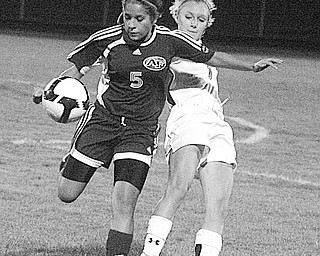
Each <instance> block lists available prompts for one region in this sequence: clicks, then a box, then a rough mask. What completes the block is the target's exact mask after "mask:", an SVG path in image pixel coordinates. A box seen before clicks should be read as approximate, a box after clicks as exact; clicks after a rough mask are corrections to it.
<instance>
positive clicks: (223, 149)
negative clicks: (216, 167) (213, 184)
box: [165, 106, 236, 168]
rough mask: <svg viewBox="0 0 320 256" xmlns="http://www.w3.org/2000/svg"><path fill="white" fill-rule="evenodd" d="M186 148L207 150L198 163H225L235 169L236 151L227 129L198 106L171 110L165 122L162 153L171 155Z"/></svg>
mask: <svg viewBox="0 0 320 256" xmlns="http://www.w3.org/2000/svg"><path fill="white" fill-rule="evenodd" d="M190 144H198V145H205V146H207V147H208V148H209V151H208V150H207V152H208V153H207V154H206V155H204V156H203V157H202V160H201V162H200V164H201V163H202V162H212V161H218V162H225V163H228V164H231V165H233V166H234V168H235V167H236V150H235V146H234V140H233V131H232V128H231V126H230V125H229V124H228V123H227V122H226V121H224V119H223V116H221V113H220V114H217V113H216V112H214V111H212V110H208V109H205V108H200V107H199V106H174V107H173V108H172V110H171V113H170V115H169V118H168V121H167V127H166V139H165V151H166V156H167V158H168V156H169V153H170V152H171V151H172V152H175V151H176V150H178V149H179V148H181V147H184V146H186V145H190Z"/></svg>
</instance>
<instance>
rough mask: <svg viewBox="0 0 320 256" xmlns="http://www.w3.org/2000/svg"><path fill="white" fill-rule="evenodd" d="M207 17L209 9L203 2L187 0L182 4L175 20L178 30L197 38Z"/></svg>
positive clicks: (201, 32)
mask: <svg viewBox="0 0 320 256" xmlns="http://www.w3.org/2000/svg"><path fill="white" fill-rule="evenodd" d="M209 17H210V11H209V9H208V7H207V5H206V4H205V3H203V2H194V1H188V2H186V3H184V4H183V5H182V7H181V9H180V11H179V13H178V17H177V20H176V22H177V24H178V29H179V30H182V31H184V32H187V33H188V34H189V35H191V36H192V37H193V38H194V39H196V40H199V39H201V37H202V35H203V33H204V31H205V30H206V28H207V25H208V21H209Z"/></svg>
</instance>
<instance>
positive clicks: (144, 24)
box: [123, 2, 155, 41]
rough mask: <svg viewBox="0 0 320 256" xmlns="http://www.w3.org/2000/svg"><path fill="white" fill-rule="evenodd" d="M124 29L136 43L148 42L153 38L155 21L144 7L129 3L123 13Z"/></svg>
mask: <svg viewBox="0 0 320 256" xmlns="http://www.w3.org/2000/svg"><path fill="white" fill-rule="evenodd" d="M123 18H124V19H123V20H124V29H125V30H126V32H127V34H128V36H129V37H130V39H131V40H134V41H147V40H148V39H149V38H150V36H151V31H152V26H153V25H154V23H155V21H153V20H152V19H151V17H150V15H149V14H148V13H147V11H146V9H145V8H144V6H143V5H141V4H137V3H130V2H129V3H128V4H126V6H125V7H124V11H123Z"/></svg>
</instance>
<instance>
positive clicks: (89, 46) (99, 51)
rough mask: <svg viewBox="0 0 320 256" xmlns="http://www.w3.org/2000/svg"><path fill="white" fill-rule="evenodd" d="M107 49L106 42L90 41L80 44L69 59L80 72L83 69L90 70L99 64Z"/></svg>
mask: <svg viewBox="0 0 320 256" xmlns="http://www.w3.org/2000/svg"><path fill="white" fill-rule="evenodd" d="M106 47H107V42H106V40H90V38H89V39H88V40H87V41H84V42H83V43H81V44H79V45H78V46H77V47H76V48H75V49H74V51H73V52H71V53H70V54H69V55H68V57H67V59H68V60H69V61H70V62H72V63H73V64H74V65H75V66H76V67H77V69H78V70H79V71H81V70H82V69H83V68H90V67H91V66H92V65H94V64H95V63H97V62H98V60H99V59H100V57H102V56H103V52H104V50H105V49H106Z"/></svg>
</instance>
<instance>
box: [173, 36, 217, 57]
mask: <svg viewBox="0 0 320 256" xmlns="http://www.w3.org/2000/svg"><path fill="white" fill-rule="evenodd" d="M173 35H174V36H173V37H172V38H171V39H172V46H173V47H174V49H175V55H176V56H177V57H180V58H184V59H189V60H191V61H194V62H200V63H205V62H207V61H209V60H210V59H211V57H212V56H213V55H214V53H215V51H214V50H213V49H210V48H208V47H206V46H205V45H204V44H202V42H199V41H196V40H194V39H193V38H191V37H190V36H189V35H187V34H185V33H183V32H181V31H173Z"/></svg>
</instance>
